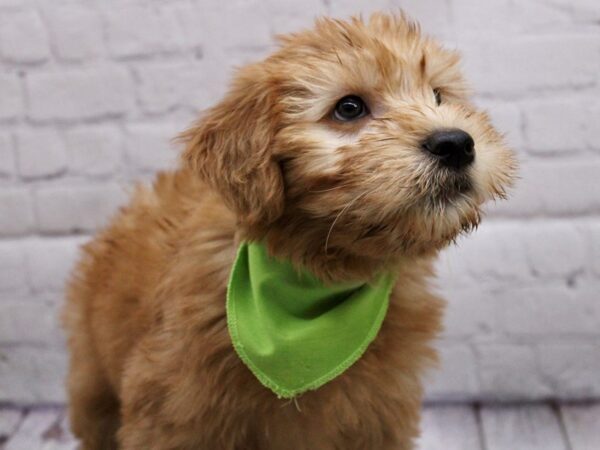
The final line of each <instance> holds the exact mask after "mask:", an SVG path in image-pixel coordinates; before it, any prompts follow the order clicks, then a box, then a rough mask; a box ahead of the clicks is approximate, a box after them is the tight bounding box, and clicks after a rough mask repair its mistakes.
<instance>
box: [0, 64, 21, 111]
mask: <svg viewBox="0 0 600 450" xmlns="http://www.w3.org/2000/svg"><path fill="white" fill-rule="evenodd" d="M0 98H1V99H2V101H1V102H0V120H7V119H15V118H17V117H19V116H20V115H21V114H22V113H23V94H22V89H21V83H20V81H19V77H18V76H17V75H16V74H0Z"/></svg>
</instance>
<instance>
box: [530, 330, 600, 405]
mask: <svg viewBox="0 0 600 450" xmlns="http://www.w3.org/2000/svg"><path fill="white" fill-rule="evenodd" d="M537 354H538V358H539V364H540V367H541V369H542V371H543V373H544V376H545V378H546V379H547V380H548V383H549V384H550V385H551V386H552V389H553V392H554V393H555V395H557V396H558V397H560V398H563V399H564V398H567V399H579V400H585V399H589V398H596V397H598V396H600V377H598V374H599V373H600V358H599V357H598V345H597V344H592V343H586V342H564V343H548V344H546V343H542V344H540V345H539V346H538V349H537Z"/></svg>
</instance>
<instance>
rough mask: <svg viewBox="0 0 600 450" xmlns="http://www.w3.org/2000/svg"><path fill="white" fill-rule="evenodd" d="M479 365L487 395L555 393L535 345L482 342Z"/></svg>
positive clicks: (524, 396)
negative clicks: (548, 382) (537, 361)
mask: <svg viewBox="0 0 600 450" xmlns="http://www.w3.org/2000/svg"><path fill="white" fill-rule="evenodd" d="M476 348H477V365H478V371H479V379H480V381H481V395H482V397H483V398H485V399H494V400H498V399H502V400H515V399H522V400H530V399H535V398H540V397H546V396H549V395H551V393H552V389H551V388H550V386H548V385H547V384H546V383H545V382H544V379H543V378H542V376H541V374H540V372H539V369H538V366H537V364H536V358H535V356H536V354H535V351H534V349H533V348H531V347H530V346H527V345H521V344H509V343H501V344H492V343H490V344H478V345H477V347H476Z"/></svg>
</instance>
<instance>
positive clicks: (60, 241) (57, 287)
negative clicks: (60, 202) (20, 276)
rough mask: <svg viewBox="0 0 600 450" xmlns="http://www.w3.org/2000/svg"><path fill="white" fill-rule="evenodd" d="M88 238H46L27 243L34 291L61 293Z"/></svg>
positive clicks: (28, 263)
mask: <svg viewBox="0 0 600 450" xmlns="http://www.w3.org/2000/svg"><path fill="white" fill-rule="evenodd" d="M85 240H86V238H73V237H68V238H45V239H35V240H31V241H28V242H27V243H26V245H25V254H26V257H27V268H28V272H29V280H30V282H31V287H32V288H33V291H34V292H57V293H60V292H62V291H63V289H64V287H65V282H66V280H67V277H68V275H69V273H70V272H71V270H72V268H73V265H74V264H75V260H76V259H77V257H78V256H79V247H80V245H81V244H82V243H83V242H84V241H85Z"/></svg>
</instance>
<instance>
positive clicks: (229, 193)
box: [180, 65, 284, 225]
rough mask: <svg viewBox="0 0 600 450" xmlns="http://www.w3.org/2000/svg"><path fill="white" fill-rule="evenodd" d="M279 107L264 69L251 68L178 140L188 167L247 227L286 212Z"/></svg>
mask: <svg viewBox="0 0 600 450" xmlns="http://www.w3.org/2000/svg"><path fill="white" fill-rule="evenodd" d="M275 106H276V101H275V88H274V85H273V83H272V82H270V78H269V76H268V74H267V73H266V71H265V70H264V68H263V67H262V66H259V65H254V66H247V67H245V68H243V69H242V70H241V71H240V72H239V73H238V75H237V77H236V78H235V80H234V82H233V85H232V87H231V89H230V91H229V93H228V94H227V96H226V97H225V98H224V99H223V101H221V102H220V103H219V104H217V105H216V106H214V107H213V108H211V109H210V110H209V111H208V113H207V114H206V116H205V117H204V118H202V119H201V120H200V121H199V122H198V123H197V125H195V126H193V127H192V128H190V129H189V130H187V131H186V132H184V133H183V134H182V135H181V136H180V137H181V139H182V140H183V141H184V142H185V144H186V149H185V151H184V153H183V162H184V165H185V166H187V167H189V168H190V169H191V170H192V171H193V172H195V173H197V174H198V175H199V176H200V177H201V178H202V179H203V180H204V181H205V182H207V183H208V184H209V185H210V186H211V187H213V188H214V189H216V190H217V191H218V192H219V193H220V194H221V195H222V196H223V200H224V201H225V203H226V204H227V205H228V206H229V207H230V208H232V209H233V210H234V211H235V212H236V214H237V216H238V219H239V220H240V221H241V222H242V223H244V224H247V225H255V224H258V223H261V224H268V223H271V222H273V221H274V220H275V219H277V218H278V217H279V216H280V215H281V212H282V210H283V205H284V194H283V177H282V174H281V170H280V167H279V164H278V163H277V161H276V160H275V158H274V152H273V139H274V137H275V133H276V131H277V120H276V119H277V113H276V111H275V109H276V108H275Z"/></svg>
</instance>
